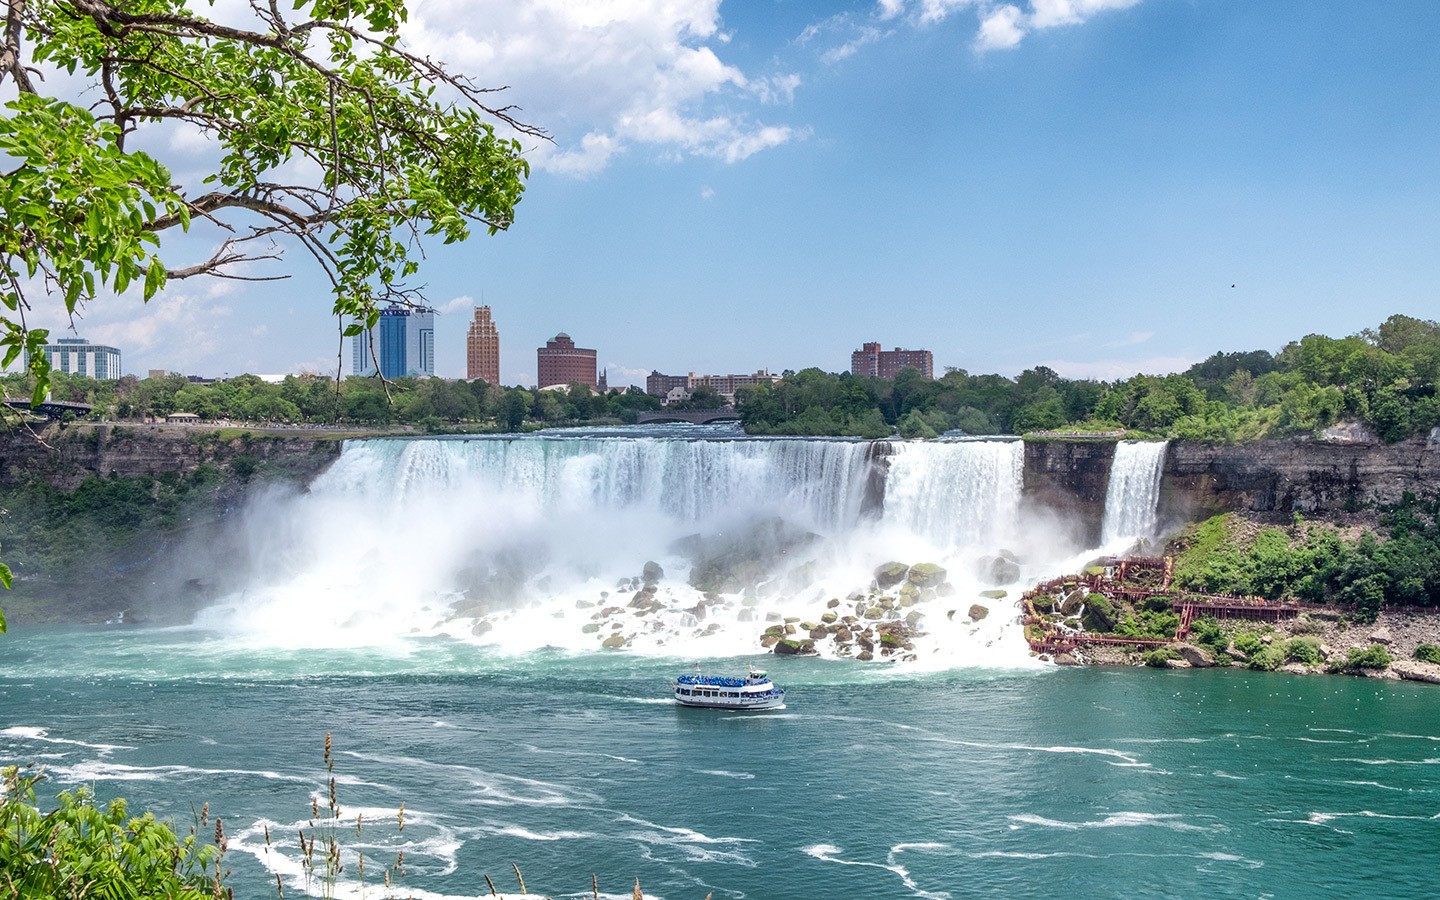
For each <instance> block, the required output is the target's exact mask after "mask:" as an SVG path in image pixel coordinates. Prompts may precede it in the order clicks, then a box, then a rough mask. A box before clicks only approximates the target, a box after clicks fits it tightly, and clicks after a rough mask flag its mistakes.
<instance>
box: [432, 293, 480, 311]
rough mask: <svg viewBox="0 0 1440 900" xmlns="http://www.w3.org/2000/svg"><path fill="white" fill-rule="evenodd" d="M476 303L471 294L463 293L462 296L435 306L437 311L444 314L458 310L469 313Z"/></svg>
mask: <svg viewBox="0 0 1440 900" xmlns="http://www.w3.org/2000/svg"><path fill="white" fill-rule="evenodd" d="M474 305H475V298H474V297H471V296H470V295H469V294H461V295H460V296H458V297H455V298H454V299H452V300H450V301H448V302H446V303H442V304H440V305H439V306H437V307H435V311H436V312H437V313H440V315H442V316H444V315H449V314H451V313H458V312H467V313H468V312H469V311H470V309H471V308H472V307H473V306H474Z"/></svg>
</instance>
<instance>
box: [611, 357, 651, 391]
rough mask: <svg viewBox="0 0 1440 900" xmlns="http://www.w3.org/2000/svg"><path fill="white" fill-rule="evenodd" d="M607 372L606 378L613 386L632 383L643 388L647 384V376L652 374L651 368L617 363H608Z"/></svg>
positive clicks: (623, 385)
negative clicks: (638, 367) (639, 367)
mask: <svg viewBox="0 0 1440 900" xmlns="http://www.w3.org/2000/svg"><path fill="white" fill-rule="evenodd" d="M605 372H606V378H607V380H608V381H609V384H610V386H611V387H612V388H613V387H625V386H626V385H631V384H633V385H636V386H638V387H642V388H643V387H644V386H645V377H646V376H647V375H649V374H650V370H649V369H636V368H633V367H630V366H621V365H617V364H615V363H606V364H605Z"/></svg>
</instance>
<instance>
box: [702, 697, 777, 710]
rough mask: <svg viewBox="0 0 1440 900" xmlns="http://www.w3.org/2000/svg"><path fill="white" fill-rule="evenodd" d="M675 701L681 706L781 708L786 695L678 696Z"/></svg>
mask: <svg viewBox="0 0 1440 900" xmlns="http://www.w3.org/2000/svg"><path fill="white" fill-rule="evenodd" d="M675 702H676V703H679V704H680V705H681V706H693V707H695V708H696V709H742V710H743V709H779V708H780V707H782V706H784V705H785V697H784V695H783V694H782V695H781V696H779V697H754V698H749V697H744V698H740V699H736V698H733V697H693V696H692V697H681V696H678V695H677V696H676V697H675Z"/></svg>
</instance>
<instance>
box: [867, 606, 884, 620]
mask: <svg viewBox="0 0 1440 900" xmlns="http://www.w3.org/2000/svg"><path fill="white" fill-rule="evenodd" d="M884 615H885V610H883V609H881V608H880V607H878V606H872V607H870V608H869V609H867V610H865V618H867V619H879V618H881V617H882V616H884Z"/></svg>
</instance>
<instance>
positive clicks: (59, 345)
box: [42, 338, 120, 381]
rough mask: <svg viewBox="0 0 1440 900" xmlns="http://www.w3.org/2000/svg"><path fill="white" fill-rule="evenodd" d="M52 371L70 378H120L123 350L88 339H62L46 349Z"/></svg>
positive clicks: (112, 379) (97, 379)
mask: <svg viewBox="0 0 1440 900" xmlns="http://www.w3.org/2000/svg"><path fill="white" fill-rule="evenodd" d="M42 352H43V353H44V354H45V360H46V361H47V362H49V363H50V368H52V369H54V370H55V371H57V372H64V373H65V374H66V375H84V376H85V377H87V378H94V379H95V380H96V381H114V380H116V379H117V378H119V377H120V351H119V350H117V349H116V348H114V347H107V346H105V345H104V344H92V343H90V342H89V341H87V340H85V339H84V338H60V339H59V340H57V341H55V343H53V344H46V345H45V346H44V347H43V348H42Z"/></svg>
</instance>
